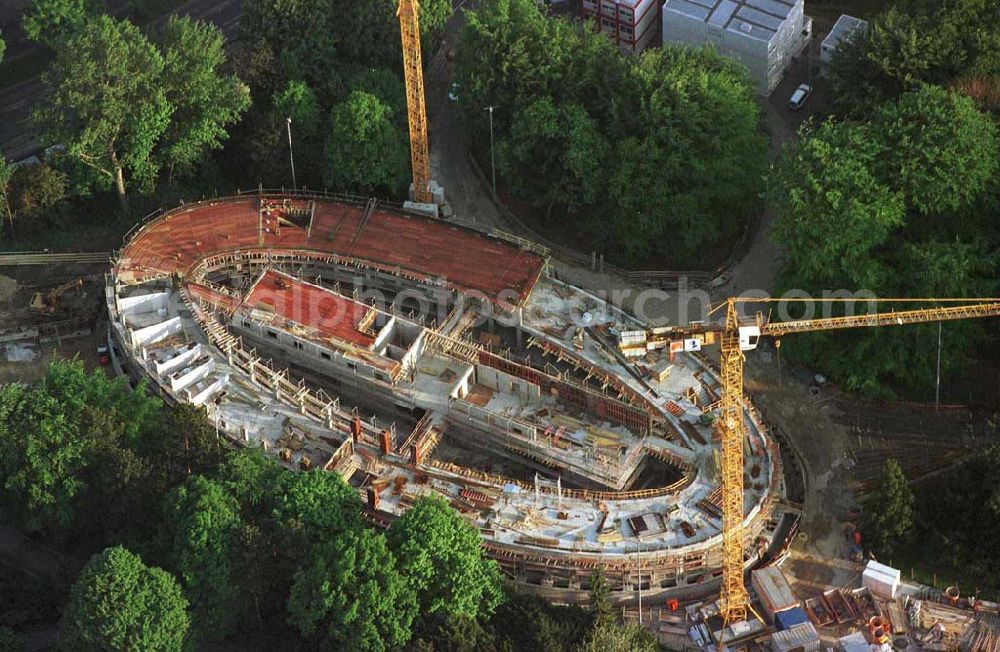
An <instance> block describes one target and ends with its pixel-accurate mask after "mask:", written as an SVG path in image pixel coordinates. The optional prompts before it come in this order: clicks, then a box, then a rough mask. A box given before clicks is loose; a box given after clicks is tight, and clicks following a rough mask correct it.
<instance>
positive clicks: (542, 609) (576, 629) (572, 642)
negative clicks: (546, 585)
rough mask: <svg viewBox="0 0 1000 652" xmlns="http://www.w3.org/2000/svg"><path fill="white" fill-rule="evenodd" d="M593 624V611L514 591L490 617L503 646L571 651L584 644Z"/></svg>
mask: <svg viewBox="0 0 1000 652" xmlns="http://www.w3.org/2000/svg"><path fill="white" fill-rule="evenodd" d="M590 625H591V619H590V614H588V613H587V612H586V611H585V610H583V609H581V608H579V607H567V606H556V605H552V604H550V603H548V602H547V601H545V600H544V599H543V598H541V597H539V596H537V595H530V594H526V593H517V592H513V591H512V592H511V593H510V594H508V596H507V599H506V600H505V601H504V602H503V604H501V605H500V606H499V607H497V610H496V613H495V614H494V616H493V618H491V619H490V629H491V631H492V632H493V633H494V637H495V641H496V648H497V649H500V650H503V649H509V650H546V651H547V652H570V651H571V650H576V649H578V647H579V646H580V645H581V644H582V642H583V639H584V637H585V636H586V634H587V632H588V630H589V628H590Z"/></svg>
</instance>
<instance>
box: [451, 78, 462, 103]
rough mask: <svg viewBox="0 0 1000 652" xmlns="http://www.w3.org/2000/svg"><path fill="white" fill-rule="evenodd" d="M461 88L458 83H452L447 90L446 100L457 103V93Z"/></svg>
mask: <svg viewBox="0 0 1000 652" xmlns="http://www.w3.org/2000/svg"><path fill="white" fill-rule="evenodd" d="M461 88H462V86H461V84H459V83H458V82H452V83H451V88H449V89H448V99H449V100H451V101H452V102H457V101H458V91H459V89H461Z"/></svg>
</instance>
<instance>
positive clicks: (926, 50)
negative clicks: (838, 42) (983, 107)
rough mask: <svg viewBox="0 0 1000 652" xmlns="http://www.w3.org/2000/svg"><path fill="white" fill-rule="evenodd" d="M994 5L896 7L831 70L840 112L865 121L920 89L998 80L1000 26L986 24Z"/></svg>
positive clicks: (949, 0) (967, 0) (914, 1)
mask: <svg viewBox="0 0 1000 652" xmlns="http://www.w3.org/2000/svg"><path fill="white" fill-rule="evenodd" d="M995 6H996V5H995V2H994V1H993V0H945V1H939V0H906V1H905V2H898V3H893V4H892V5H891V6H890V8H889V9H888V11H886V12H885V13H884V14H882V15H881V16H878V17H877V18H875V19H874V20H873V21H872V23H871V26H870V29H869V30H868V31H867V32H862V33H860V34H858V35H857V36H856V37H854V38H853V39H852V40H851V41H850V42H849V43H846V44H844V45H842V47H841V49H840V51H839V52H838V53H837V54H836V56H835V57H834V58H833V60H832V62H831V65H830V73H829V77H830V81H831V87H832V88H831V90H832V93H831V97H833V98H835V103H836V107H837V110H838V112H840V113H848V114H851V115H855V116H864V115H868V114H871V113H872V112H873V111H875V110H877V109H878V107H879V106H881V104H882V103H883V102H884V101H885V100H887V99H894V98H896V97H898V96H899V95H900V94H902V93H904V92H906V91H909V90H915V89H917V88H918V87H919V86H920V85H921V84H924V83H930V84H945V83H947V82H949V81H952V80H955V79H960V78H964V77H970V76H971V77H977V76H989V75H997V74H1000V26H998V24H997V22H996V21H991V20H983V17H984V16H988V15H991V14H990V12H992V11H993V9H995Z"/></svg>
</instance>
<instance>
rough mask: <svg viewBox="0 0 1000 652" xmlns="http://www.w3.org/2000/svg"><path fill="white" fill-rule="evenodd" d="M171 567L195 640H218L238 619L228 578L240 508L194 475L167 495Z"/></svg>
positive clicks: (215, 485) (234, 591) (233, 589)
mask: <svg viewBox="0 0 1000 652" xmlns="http://www.w3.org/2000/svg"><path fill="white" fill-rule="evenodd" d="M164 520H165V522H166V526H167V532H168V538H169V541H170V543H169V546H170V549H171V558H172V560H173V563H172V567H173V568H174V569H176V571H177V573H178V574H179V575H180V576H181V581H182V584H183V585H184V592H185V594H186V595H187V597H188V600H189V601H190V603H191V608H192V610H193V617H194V618H193V619H194V626H195V629H196V630H197V631H198V633H199V637H200V638H207V639H212V638H221V637H224V636H225V635H226V634H228V633H229V632H230V631H231V629H232V626H233V624H234V623H235V621H236V619H237V618H238V617H239V613H238V612H239V609H238V606H239V605H238V602H239V598H240V595H239V589H238V584H237V581H236V579H237V578H235V577H234V576H233V573H232V561H233V557H234V552H235V543H236V537H237V535H238V533H239V531H240V528H241V527H242V521H241V519H240V508H239V505H238V504H237V502H236V500H235V499H234V498H233V497H232V496H230V495H229V494H227V493H226V491H225V489H223V487H222V486H221V485H220V484H218V483H216V482H213V481H212V480H209V479H207V478H205V477H203V476H200V475H195V476H191V477H190V478H188V480H187V481H186V482H185V483H184V484H182V485H180V486H179V487H177V488H175V489H174V490H173V491H172V492H171V493H170V495H168V496H167V500H166V507H165V514H164Z"/></svg>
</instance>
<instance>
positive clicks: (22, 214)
mask: <svg viewBox="0 0 1000 652" xmlns="http://www.w3.org/2000/svg"><path fill="white" fill-rule="evenodd" d="M0 175H2V173H0ZM68 185H69V179H68V178H67V176H66V173H65V172H62V171H61V170H57V169H55V168H53V167H51V166H49V165H45V164H44V163H43V164H41V165H21V166H18V167H17V168H16V169H15V170H14V174H13V175H12V176H11V179H10V195H9V197H10V199H9V200H10V206H11V210H12V212H13V213H14V216H15V218H17V219H32V220H34V219H37V218H39V217H41V216H42V215H44V214H45V213H46V212H47V211H49V210H51V209H53V208H54V207H56V206H58V205H59V204H60V203H61V202H62V201H63V200H64V199H65V198H66V194H67V193H68V191H69V187H68Z"/></svg>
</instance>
